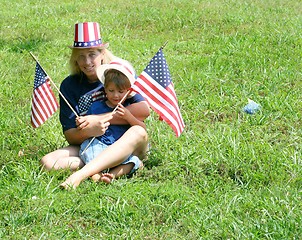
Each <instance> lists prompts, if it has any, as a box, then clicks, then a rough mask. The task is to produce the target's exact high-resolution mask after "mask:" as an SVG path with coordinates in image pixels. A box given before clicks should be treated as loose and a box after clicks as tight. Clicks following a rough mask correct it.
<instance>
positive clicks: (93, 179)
mask: <svg viewBox="0 0 302 240" xmlns="http://www.w3.org/2000/svg"><path fill="white" fill-rule="evenodd" d="M101 177H102V175H101V174H100V173H97V174H94V175H93V176H92V177H91V179H92V181H94V182H99V181H101Z"/></svg>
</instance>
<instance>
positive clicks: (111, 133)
mask: <svg viewBox="0 0 302 240" xmlns="http://www.w3.org/2000/svg"><path fill="white" fill-rule="evenodd" d="M142 99H143V97H142V96H141V95H139V94H135V95H134V96H133V97H131V98H127V99H126V100H125V101H124V103H123V105H124V106H125V107H127V106H129V105H130V104H132V103H134V102H138V101H141V100H142ZM143 100H144V99H143ZM113 109H114V108H111V107H109V106H108V105H107V104H106V101H105V100H103V101H95V102H93V103H92V105H91V107H90V108H89V110H88V112H87V114H102V113H107V112H112V111H113ZM130 127H131V125H129V124H127V125H109V127H108V129H107V130H106V132H105V133H104V134H103V135H102V136H100V137H97V139H98V140H100V141H101V142H102V143H104V144H106V145H111V144H113V143H114V142H115V141H117V140H118V139H119V138H120V137H121V136H122V135H123V134H124V133H125V132H126V131H127V130H128V129H129V128H130Z"/></svg>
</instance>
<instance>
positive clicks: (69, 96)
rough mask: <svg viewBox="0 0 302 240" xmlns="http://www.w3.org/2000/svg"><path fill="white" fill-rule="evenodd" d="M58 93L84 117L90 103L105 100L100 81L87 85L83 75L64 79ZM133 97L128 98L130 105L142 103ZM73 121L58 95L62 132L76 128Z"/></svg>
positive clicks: (141, 98)
mask: <svg viewBox="0 0 302 240" xmlns="http://www.w3.org/2000/svg"><path fill="white" fill-rule="evenodd" d="M60 92H61V93H62V95H63V96H64V97H65V98H66V100H67V101H68V103H69V104H70V105H71V107H72V108H73V109H74V111H75V112H76V113H77V114H78V115H79V116H84V115H86V114H87V111H88V109H89V108H90V106H91V104H92V103H94V102H96V101H99V100H105V99H106V97H105V92H104V87H103V84H102V83H101V82H100V81H97V82H94V83H89V82H88V79H87V77H86V76H85V75H84V74H80V75H70V76H68V77H67V78H65V79H64V80H63V82H62V84H61V86H60ZM135 96H136V97H135V98H130V99H132V100H130V104H132V103H137V102H141V101H144V98H143V97H142V96H141V95H139V94H135ZM111 111H112V110H111ZM75 119H76V116H75V114H74V113H73V111H72V110H71V109H70V107H69V106H68V105H67V103H66V102H65V100H64V99H63V98H62V97H61V95H60V122H61V125H62V128H63V132H64V131H66V130H68V129H71V128H76V123H75Z"/></svg>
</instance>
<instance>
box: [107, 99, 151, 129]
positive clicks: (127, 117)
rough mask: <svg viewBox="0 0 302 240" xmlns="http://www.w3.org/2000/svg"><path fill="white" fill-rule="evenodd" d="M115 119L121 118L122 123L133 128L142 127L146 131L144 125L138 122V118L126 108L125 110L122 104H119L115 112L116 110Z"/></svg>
mask: <svg viewBox="0 0 302 240" xmlns="http://www.w3.org/2000/svg"><path fill="white" fill-rule="evenodd" d="M113 115H116V117H118V118H122V119H123V120H124V121H126V122H127V124H129V125H131V126H134V125H139V126H141V127H143V128H144V129H146V124H145V123H144V122H143V121H141V120H139V119H138V118H136V117H135V116H134V115H133V114H132V113H131V112H130V111H129V110H128V108H125V107H124V106H123V105H122V104H119V106H118V108H117V110H116V114H113Z"/></svg>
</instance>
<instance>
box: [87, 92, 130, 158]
mask: <svg viewBox="0 0 302 240" xmlns="http://www.w3.org/2000/svg"><path fill="white" fill-rule="evenodd" d="M130 92H131V90H128V92H126V94H125V95H124V97H123V98H122V99H121V101H120V102H119V103H118V104H117V105H116V107H115V108H114V109H113V111H112V112H111V115H113V114H115V112H116V110H117V108H118V105H119V104H120V103H123V102H124V101H125V99H126V97H127V96H128V95H129V93H130ZM94 139H95V137H93V138H92V139H91V140H90V142H89V143H88V145H87V146H86V147H85V149H84V150H83V152H82V153H81V155H83V154H84V153H85V152H86V150H87V148H88V147H89V146H90V145H91V143H92V142H93V140H94Z"/></svg>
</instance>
